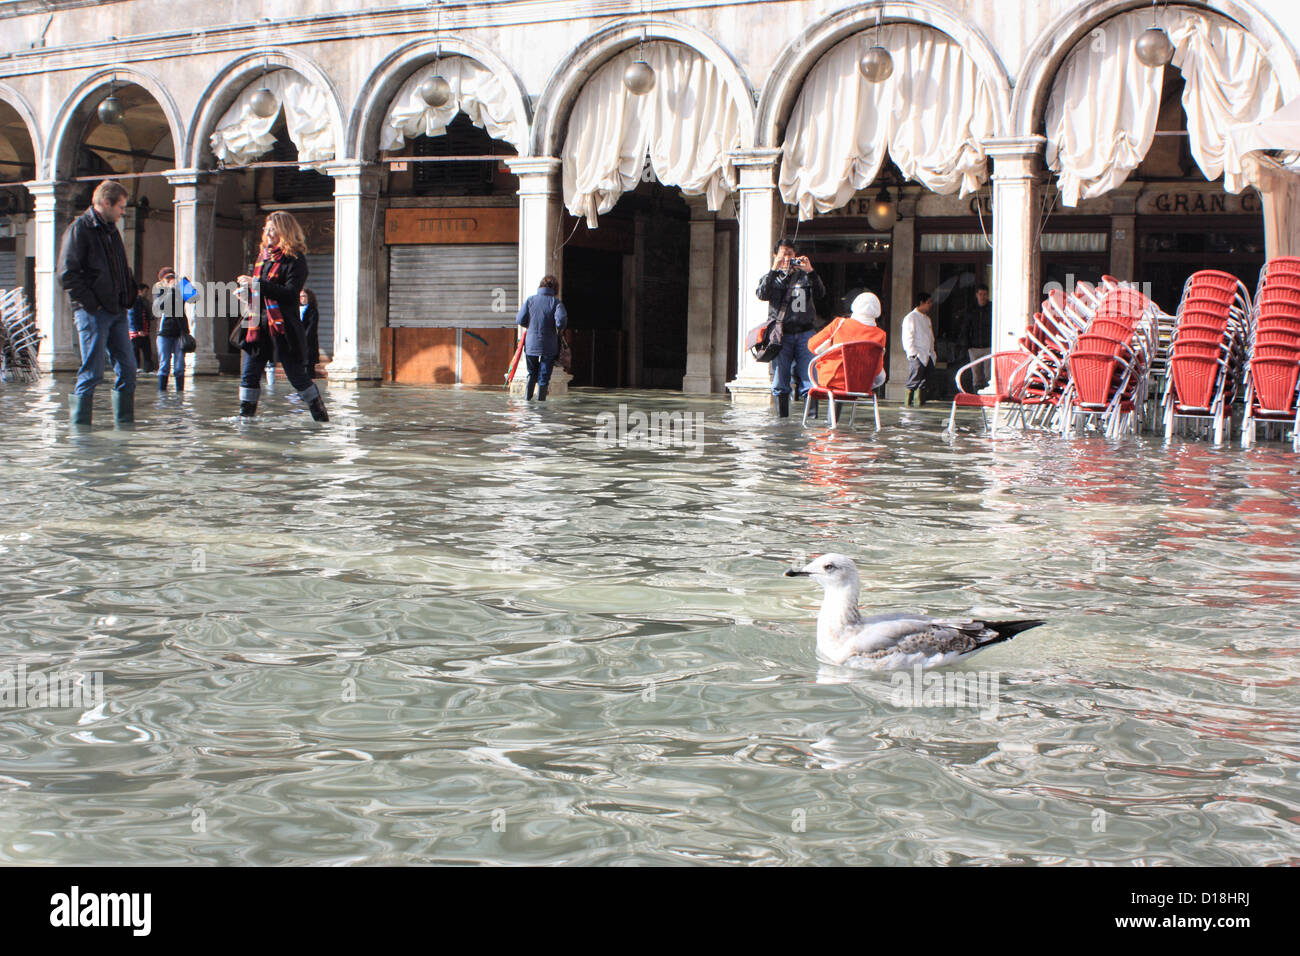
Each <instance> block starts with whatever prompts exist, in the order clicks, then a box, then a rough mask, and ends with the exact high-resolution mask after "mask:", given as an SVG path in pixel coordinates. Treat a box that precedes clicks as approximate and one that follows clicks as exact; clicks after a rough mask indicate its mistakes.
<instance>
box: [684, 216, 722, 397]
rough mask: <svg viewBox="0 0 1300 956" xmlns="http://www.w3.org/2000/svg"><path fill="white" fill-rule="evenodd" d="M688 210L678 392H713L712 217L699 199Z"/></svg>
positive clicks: (700, 393) (703, 393) (699, 393)
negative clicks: (683, 330) (682, 349)
mask: <svg viewBox="0 0 1300 956" xmlns="http://www.w3.org/2000/svg"><path fill="white" fill-rule="evenodd" d="M686 201H687V203H688V204H689V205H690V207H691V251H690V265H689V267H688V270H687V271H688V278H687V283H688V291H687V299H686V375H685V376H684V377H683V378H682V391H683V392H684V393H686V394H689V395H708V394H709V393H710V392H712V391H713V374H712V364H713V356H712V350H713V255H714V242H713V233H714V215H713V213H711V212H710V211H709V207H708V203H707V202H706V200H705V199H704V197H703V196H691V197H688V198H687V200H686Z"/></svg>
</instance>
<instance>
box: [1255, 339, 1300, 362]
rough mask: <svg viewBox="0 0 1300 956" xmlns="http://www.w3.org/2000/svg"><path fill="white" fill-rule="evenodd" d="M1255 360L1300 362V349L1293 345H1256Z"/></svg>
mask: <svg viewBox="0 0 1300 956" xmlns="http://www.w3.org/2000/svg"><path fill="white" fill-rule="evenodd" d="M1255 358H1257V359H1281V360H1282V361H1285V362H1300V347H1296V346H1291V345H1275V344H1269V343H1265V344H1263V345H1260V344H1259V343H1258V342H1256V343H1255Z"/></svg>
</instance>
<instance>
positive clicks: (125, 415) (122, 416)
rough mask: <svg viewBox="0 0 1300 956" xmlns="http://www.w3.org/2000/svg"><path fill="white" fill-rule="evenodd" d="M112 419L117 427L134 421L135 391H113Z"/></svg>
mask: <svg viewBox="0 0 1300 956" xmlns="http://www.w3.org/2000/svg"><path fill="white" fill-rule="evenodd" d="M113 419H114V420H115V421H116V422H117V423H118V424H119V425H125V424H127V423H128V422H134V421H135V389H133V388H130V389H121V390H118V389H116V388H115V389H113Z"/></svg>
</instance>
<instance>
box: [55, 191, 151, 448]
mask: <svg viewBox="0 0 1300 956" xmlns="http://www.w3.org/2000/svg"><path fill="white" fill-rule="evenodd" d="M126 199H127V192H126V189H125V188H124V187H123V186H122V184H121V183H119V182H115V181H114V180H111V179H106V180H104V182H102V183H100V184H99V185H98V186H96V187H95V192H94V195H93V196H92V197H91V201H90V208H89V209H87V210H86V211H85V212H84V213H82V214H81V215H80V216H78V217H77V218H76V219H74V220H73V221H72V225H71V226H69V227H68V231H67V232H66V233H64V236H63V249H62V251H61V252H60V253H59V281H60V282H62V283H63V289H64V291H65V292H67V293H68V298H69V299H71V300H72V305H73V308H74V309H76V313H75V319H76V323H77V336H78V338H79V339H80V345H81V368H80V369H79V370H78V371H77V385H76V388H75V389H74V390H73V394H72V421H73V423H74V424H77V425H89V424H90V420H91V403H92V401H93V400H94V396H95V386H96V385H98V384H99V383H100V382H102V381H103V380H104V351H105V349H107V351H108V353H109V355H110V356H111V357H112V359H113V369H114V370H115V371H116V372H117V381H116V383H115V384H114V386H113V415H114V417H115V418H116V419H117V421H119V422H132V421H135V373H136V366H135V354H134V352H133V350H132V349H131V335H130V331H129V328H128V325H127V317H126V311H127V309H128V308H130V306H131V303H132V302H133V301H134V300H135V295H136V283H135V277H134V276H133V275H132V274H131V267H130V266H129V265H127V259H126V247H125V246H124V245H123V244H122V235H121V233H119V232H118V231H117V221H118V220H119V219H121V218H122V214H123V213H124V212H126Z"/></svg>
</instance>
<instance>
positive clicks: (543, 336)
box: [515, 275, 569, 402]
mask: <svg viewBox="0 0 1300 956" xmlns="http://www.w3.org/2000/svg"><path fill="white" fill-rule="evenodd" d="M559 291H560V281H559V280H558V279H556V278H555V276H549V275H548V276H545V277H544V278H543V279H542V284H541V285H540V286H538V287H537V292H536V293H534V294H533V295H530V296H529V297H528V299H527V301H525V302H524V304H523V305H521V306H520V307H519V315H518V316H517V317H516V318H515V324H517V325H522V326H523V327H524V328H526V329H527V330H528V334H527V335H526V336H525V337H524V357H525V358H526V359H528V390H527V392H526V397H527V398H529V399H531V398H532V397H533V389H534V388H536V389H537V400H538V401H539V402H544V401H546V392H547V390H548V389H549V388H550V387H551V370H552V369H554V368H555V357H556V356H557V355H559V354H560V330H561V329H563V328H564V326H565V323H566V322H568V321H569V314H568V313H567V312H565V311H564V303H563V302H561V301H560V297H559Z"/></svg>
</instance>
